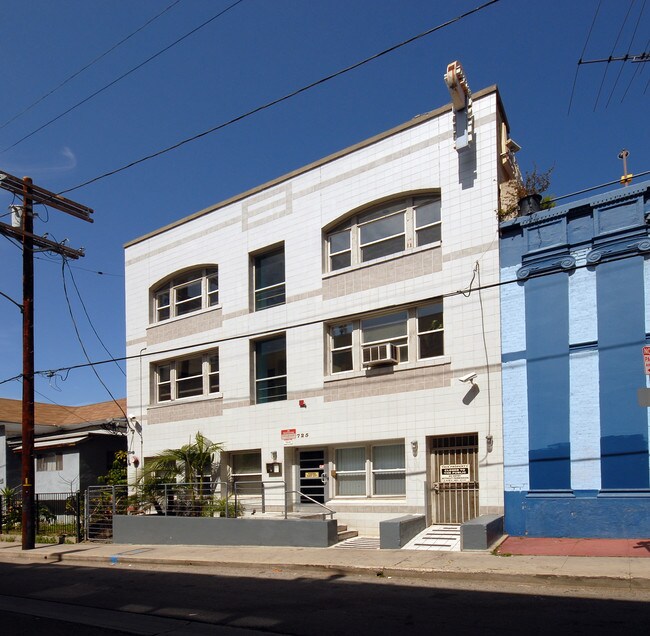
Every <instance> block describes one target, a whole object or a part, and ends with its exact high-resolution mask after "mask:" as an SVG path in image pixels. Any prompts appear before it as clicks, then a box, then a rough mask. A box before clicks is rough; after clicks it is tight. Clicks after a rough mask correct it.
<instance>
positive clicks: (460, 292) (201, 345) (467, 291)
mask: <svg viewBox="0 0 650 636" xmlns="http://www.w3.org/2000/svg"><path fill="white" fill-rule="evenodd" d="M638 257H643V254H640V253H634V254H623V255H619V256H615V257H611V258H608V259H607V261H606V262H607V263H612V262H617V261H623V260H626V259H628V258H638ZM600 265H602V263H600V262H597V263H583V264H581V265H574V266H573V267H572V268H571V270H570V271H571V272H573V271H576V270H579V269H586V268H594V269H596V268H597V267H599V266H600ZM556 273H558V272H537V273H532V274H531V275H530V276H528V277H527V278H526V280H532V279H536V278H543V277H545V276H551V275H555V274H556ZM565 273H569V271H566V272H565ZM522 282H525V281H521V280H519V279H512V280H504V281H497V282H495V283H487V284H485V285H477V286H474V285H473V279H472V282H471V283H470V285H469V286H468V287H466V288H464V289H457V290H455V291H451V292H444V293H442V294H437V295H435V296H432V297H431V298H424V299H420V301H418V302H426V301H427V300H436V299H440V298H442V299H445V298H454V297H457V296H464V297H465V298H468V297H469V296H471V294H473V293H475V292H480V291H485V290H490V289H498V288H500V287H504V286H506V285H515V284H518V285H520V284H522ZM413 304H414V303H413V302H408V303H395V304H392V305H387V306H384V307H381V310H399V309H404V308H407V307H412V306H413ZM349 317H351V316H329V317H327V316H325V317H322V318H318V319H313V320H307V321H303V322H297V323H292V324H289V325H285V326H284V327H282V328H281V329H278V328H275V329H266V330H262V331H253V332H250V333H245V334H237V335H235V336H227V337H225V338H215V339H213V340H207V341H203V342H196V343H194V344H189V345H182V346H178V347H171V348H169V349H161V350H158V351H152V352H146V353H139V354H136V355H130V356H128V355H125V356H121V357H117V358H110V359H108V360H97V361H95V362H91V361H88V362H87V363H81V364H75V365H71V366H67V367H59V368H57V369H47V370H43V371H35V372H34V374H35V375H53V374H56V373H61V372H64V371H65V372H70V371H75V370H77V369H85V368H88V367H95V366H100V365H103V364H109V363H114V362H115V361H116V360H118V361H129V360H139V359H142V358H148V357H151V356H166V355H168V354H174V353H179V352H187V351H189V350H194V349H195V350H203V349H205V348H206V347H211V346H215V345H219V344H222V343H224V342H233V341H236V340H248V339H257V338H262V337H264V336H268V335H272V334H277V333H278V332H280V331H288V330H290V329H298V328H301V327H309V326H311V325H318V324H332V323H334V322H335V321H336V322H339V321H343V320H346V319H347V318H349ZM21 377H22V376H21V375H17V376H14V377H12V378H7V379H6V380H2V381H0V384H5V383H6V382H11V381H12V380H16V379H19V378H21Z"/></svg>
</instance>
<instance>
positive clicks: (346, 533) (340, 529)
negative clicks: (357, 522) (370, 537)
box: [336, 524, 359, 542]
mask: <svg viewBox="0 0 650 636" xmlns="http://www.w3.org/2000/svg"><path fill="white" fill-rule="evenodd" d="M336 534H337V536H338V540H339V542H340V541H346V540H347V539H352V538H354V537H358V536H359V533H358V532H357V531H356V530H348V527H347V526H344V525H341V524H339V525H338V526H337V527H336Z"/></svg>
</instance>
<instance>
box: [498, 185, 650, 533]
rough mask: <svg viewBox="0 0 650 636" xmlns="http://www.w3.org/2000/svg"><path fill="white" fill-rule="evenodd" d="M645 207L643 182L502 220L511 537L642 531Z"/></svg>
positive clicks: (647, 273) (646, 465) (649, 315)
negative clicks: (639, 397)
mask: <svg viewBox="0 0 650 636" xmlns="http://www.w3.org/2000/svg"><path fill="white" fill-rule="evenodd" d="M646 216H650V182H646V183H644V184H640V185H638V186H635V187H633V188H627V189H620V190H617V191H614V192H611V193H607V194H605V195H599V196H596V197H591V198H590V199H586V200H583V201H580V202H577V203H575V204H570V205H566V206H562V207H559V208H554V209H551V210H548V211H542V212H540V213H537V214H536V215H533V216H531V217H520V218H519V219H515V220H513V221H509V222H506V223H504V224H502V226H501V265H502V270H501V278H502V281H512V280H515V279H516V278H517V275H518V274H519V276H520V277H521V280H519V281H518V282H515V283H512V284H509V285H504V286H503V287H502V288H501V289H502V299H501V317H502V318H501V319H502V334H503V336H502V338H503V342H502V345H503V346H502V369H503V378H502V380H503V430H504V482H505V483H504V489H505V511H506V515H505V527H506V532H508V533H510V534H512V535H529V536H551V537H563V536H574V537H580V536H593V537H628V538H635V537H647V536H650V454H649V453H648V438H649V430H650V414H649V410H648V409H646V408H641V407H640V406H639V405H638V402H637V390H638V389H639V388H641V387H645V386H650V382H649V381H648V379H647V378H646V377H645V374H644V369H643V358H642V354H641V347H642V346H643V345H644V344H646V341H650V338H649V337H648V334H649V332H650V298H649V293H648V290H650V262H649V261H648V253H650V252H649V251H648V249H649V247H650V243H647V241H648V229H647V224H646V221H645V217H646ZM644 241H645V242H644ZM573 263H575V265H577V266H578V267H577V268H574V266H573ZM587 263H588V264H589V266H588V267H582V266H584V265H586V264H587Z"/></svg>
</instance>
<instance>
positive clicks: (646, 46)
mask: <svg viewBox="0 0 650 636" xmlns="http://www.w3.org/2000/svg"><path fill="white" fill-rule="evenodd" d="M649 47H650V40H648V41H647V42H646V44H645V48H644V49H643V50H644V51H647V50H648V48H649ZM639 69H643V64H637V65H636V66H635V67H634V73H632V77H631V78H630V81H629V83H628V85H627V88H626V89H625V92H624V93H623V97H621V104H622V103H623V100H624V99H625V98H626V97H627V93H628V91H629V90H630V87H631V86H632V82H634V78H635V77H636V74H637V73H638V72H639Z"/></svg>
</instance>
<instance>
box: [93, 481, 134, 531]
mask: <svg viewBox="0 0 650 636" xmlns="http://www.w3.org/2000/svg"><path fill="white" fill-rule="evenodd" d="M127 507H128V490H127V487H126V486H90V487H89V488H88V490H87V491H86V539H87V540H88V541H106V542H110V541H112V540H113V517H114V516H115V515H123V514H126V509H127Z"/></svg>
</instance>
